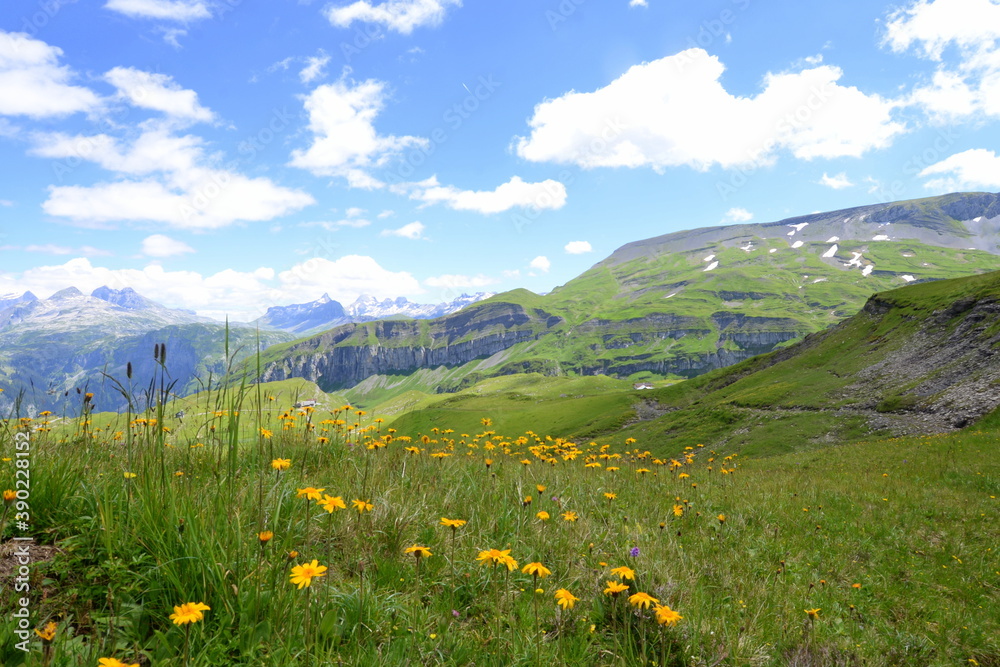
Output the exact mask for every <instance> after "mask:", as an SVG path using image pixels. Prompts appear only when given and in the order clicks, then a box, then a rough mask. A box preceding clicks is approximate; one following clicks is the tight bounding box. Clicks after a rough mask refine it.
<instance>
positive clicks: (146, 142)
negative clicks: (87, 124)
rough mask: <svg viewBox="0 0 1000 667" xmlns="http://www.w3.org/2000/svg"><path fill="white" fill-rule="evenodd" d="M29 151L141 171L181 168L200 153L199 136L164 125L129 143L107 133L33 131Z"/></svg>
mask: <svg viewBox="0 0 1000 667" xmlns="http://www.w3.org/2000/svg"><path fill="white" fill-rule="evenodd" d="M34 142H35V145H34V146H33V147H32V148H31V149H30V151H29V152H30V153H31V154H32V155H37V156H39V157H47V158H53V159H57V160H58V159H62V158H77V159H80V160H87V161H90V162H94V163H95V164H97V165H99V166H101V167H102V168H104V169H107V170H109V171H116V172H119V173H123V174H130V175H144V174H150V173H153V172H157V171H184V170H189V169H192V168H194V167H195V165H196V164H197V162H198V161H199V160H200V159H201V157H202V140H201V139H200V138H199V137H196V136H193V135H185V136H174V135H172V134H171V133H170V132H169V131H168V130H166V129H164V128H152V129H149V130H147V131H145V132H143V133H142V134H140V135H139V136H138V137H137V138H136V139H135V140H134V141H133V142H132V144H131V145H123V144H122V142H120V141H119V140H117V139H115V138H114V137H111V136H108V135H106V134H96V135H90V136H87V135H80V134H78V135H73V136H70V135H67V134H62V133H52V134H36V135H35V136H34Z"/></svg>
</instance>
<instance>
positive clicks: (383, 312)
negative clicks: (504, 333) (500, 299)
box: [255, 292, 493, 334]
mask: <svg viewBox="0 0 1000 667" xmlns="http://www.w3.org/2000/svg"><path fill="white" fill-rule="evenodd" d="M491 296H493V293H492V292H477V293H476V294H472V295H469V294H462V295H461V296H459V297H458V298H456V299H454V300H452V301H447V302H443V303H438V304H421V303H413V302H412V301H408V300H407V299H405V298H404V297H399V298H397V299H383V300H381V301H379V300H378V299H377V298H375V297H373V296H369V295H362V296H359V297H358V298H357V299H356V300H355V301H354V303H352V304H350V305H349V306H347V307H344V306H343V305H341V304H340V303H339V302H337V301H334V300H333V299H331V298H330V295H329V294H324V295H323V296H322V297H320V298H319V299H317V300H316V301H310V302H309V303H301V304H294V305H291V306H272V307H271V308H268V309H267V313H265V314H264V316H263V317H261V318H259V319H257V320H255V323H256V324H260V325H261V326H262V327H266V328H271V329H280V330H282V331H288V332H291V333H297V334H310V333H318V332H321V331H325V330H327V329H332V328H333V327H336V326H339V325H341V324H348V323H351V322H370V321H373V320H379V319H386V318H391V317H396V318H399V317H409V318H413V319H432V318H435V317H441V316H443V315H448V314H450V313H454V312H456V311H459V310H461V309H462V308H464V307H465V306H467V305H470V304H473V303H476V302H477V301H482V300H483V299H487V298H489V297H491Z"/></svg>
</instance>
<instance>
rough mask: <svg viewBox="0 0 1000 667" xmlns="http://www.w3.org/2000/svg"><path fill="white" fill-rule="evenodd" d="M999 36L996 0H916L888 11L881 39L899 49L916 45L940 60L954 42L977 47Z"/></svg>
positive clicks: (925, 53) (891, 46)
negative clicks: (908, 4) (906, 5)
mask: <svg viewBox="0 0 1000 667" xmlns="http://www.w3.org/2000/svg"><path fill="white" fill-rule="evenodd" d="M998 39H1000V4H997V3H996V2H993V0H918V1H917V2H914V3H913V4H911V5H910V6H909V7H904V8H901V9H898V10H896V11H894V12H892V13H891V14H890V15H889V16H888V19H887V21H886V30H885V36H884V38H883V42H884V43H885V44H887V45H888V46H889V47H890V48H892V50H893V51H896V52H897V53H901V52H903V51H906V50H908V49H909V48H911V47H914V46H915V47H917V48H918V49H919V50H920V51H921V53H922V55H923V56H924V57H927V58H930V59H932V60H941V57H942V55H943V53H944V51H945V49H946V48H947V47H948V46H950V45H952V44H954V45H957V46H959V47H961V48H973V49H979V48H981V47H983V46H984V45H988V44H990V43H991V42H995V41H996V40H998Z"/></svg>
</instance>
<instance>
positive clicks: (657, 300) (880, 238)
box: [262, 193, 1000, 403]
mask: <svg viewBox="0 0 1000 667" xmlns="http://www.w3.org/2000/svg"><path fill="white" fill-rule="evenodd" d="M998 202H1000V195H990V194H983V193H971V194H954V195H947V196H943V197H935V198H928V199H922V200H914V201H910V202H897V203H893V204H884V205H873V206H866V207H860V208H856V209H849V210H845V211H835V212H832V213H823V214H815V215H810V216H805V217H800V218H793V219H790V220H785V221H780V222H774V223H767V224H755V225H734V226H730V227H712V228H703V229H696V230H693V231H685V232H676V233H673V234H668V235H666V236H662V237H658V238H655V239H649V240H646V241H639V242H636V243H630V244H628V245H626V246H623V247H622V248H620V249H619V250H618V251H616V252H615V253H614V254H612V255H611V256H610V257H609V258H607V259H606V260H604V261H602V262H600V263H598V264H597V265H595V266H594V267H592V268H591V269H590V270H588V271H586V272H585V273H583V274H582V275H580V276H579V277H577V278H575V279H573V280H571V281H570V282H568V283H567V284H566V285H563V286H560V287H557V288H556V289H554V290H553V291H552V292H551V293H550V294H547V295H537V294H534V293H531V292H529V291H527V290H523V289H522V290H514V291H511V292H507V293H504V294H499V295H496V296H494V297H492V298H490V299H488V300H486V301H483V302H480V303H477V304H474V305H472V306H470V307H467V308H465V309H464V310H462V311H459V312H458V313H454V314H452V315H449V316H446V317H442V318H439V319H436V320H429V321H379V322H370V323H364V324H352V325H346V326H343V327H338V328H336V329H333V330H330V331H328V332H325V333H323V334H321V335H318V336H314V337H311V338H307V339H303V340H300V341H295V342H291V343H286V344H282V345H276V346H273V347H271V348H269V349H268V350H267V351H266V352H265V354H264V358H263V367H264V371H263V374H262V375H263V379H265V380H280V379H285V378H289V377H304V378H307V379H310V380H312V381H314V382H316V383H317V384H318V385H319V386H320V387H321V388H323V389H324V390H325V391H333V390H342V389H348V388H352V387H358V386H363V389H361V390H359V391H358V398H357V399H356V400H361V401H365V402H375V403H378V402H382V401H385V400H388V399H390V398H392V397H393V396H394V395H396V394H397V393H403V392H408V391H419V392H423V393H425V394H435V393H440V392H454V391H459V390H462V389H465V388H468V387H470V386H472V385H474V384H475V383H476V382H479V381H481V380H483V379H486V378H490V377H498V376H505V375H513V374H525V373H541V374H544V375H550V376H559V375H567V376H587V375H609V376H614V377H618V378H629V379H632V380H636V379H647V378H660V379H680V378H692V377H697V376H699V375H702V374H704V373H706V372H709V371H711V370H714V369H718V368H723V367H726V366H730V365H733V364H736V363H739V362H741V361H744V360H747V359H749V358H751V357H753V356H755V355H758V354H761V353H765V352H770V351H772V350H774V349H777V348H780V347H783V346H786V345H788V344H789V343H790V342H792V341H795V340H799V339H801V338H802V337H804V336H806V335H807V334H810V333H814V332H818V331H822V330H824V329H826V328H827V327H829V326H831V325H833V324H836V323H838V322H840V321H842V320H843V319H844V318H846V317H849V316H851V315H853V314H854V313H856V312H858V310H859V309H860V308H861V307H862V305H864V303H865V301H866V300H867V299H868V297H869V296H871V295H872V294H873V293H875V292H880V291H887V290H892V289H894V288H897V287H901V286H903V285H906V284H908V283H911V282H913V283H920V282H926V281H933V280H940V279H947V278H956V277H960V276H965V275H970V274H976V273H981V272H984V271H991V270H997V269H1000V257H998V256H997V255H996V254H994V253H996V252H997V251H998V248H997V245H996V239H997V237H998V234H997V229H996V228H997V225H996V224H995V221H996V220H1000V216H998V214H997V211H998V210H1000V203H998ZM975 248H979V249H975Z"/></svg>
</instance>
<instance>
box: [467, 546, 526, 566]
mask: <svg viewBox="0 0 1000 667" xmlns="http://www.w3.org/2000/svg"><path fill="white" fill-rule="evenodd" d="M476 560H478V561H480V562H481V563H482V564H483V565H493V566H494V567H495V566H497V565H506V566H507V570H508V571H513V570H516V569H517V561H516V560H514V559H513V557H511V555H510V549H505V550H503V551H501V550H500V549H490V550H488V551H480V552H479V555H478V556H477V557H476Z"/></svg>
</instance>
